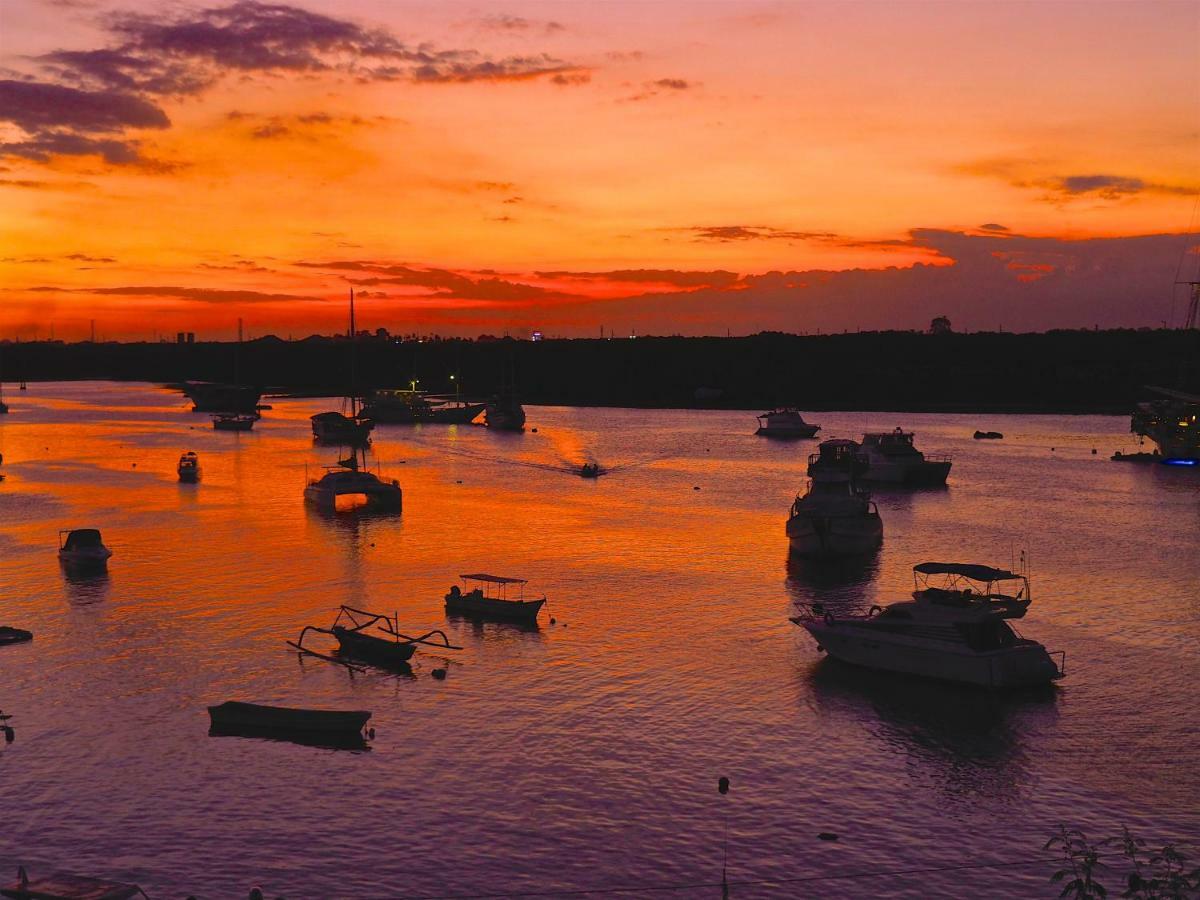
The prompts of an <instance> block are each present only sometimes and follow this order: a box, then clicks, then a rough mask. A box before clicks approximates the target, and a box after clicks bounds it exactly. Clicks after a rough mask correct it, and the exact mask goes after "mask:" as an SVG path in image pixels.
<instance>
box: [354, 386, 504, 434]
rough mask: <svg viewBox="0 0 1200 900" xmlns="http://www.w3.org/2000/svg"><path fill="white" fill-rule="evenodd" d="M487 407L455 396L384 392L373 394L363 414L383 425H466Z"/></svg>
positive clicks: (379, 391)
mask: <svg viewBox="0 0 1200 900" xmlns="http://www.w3.org/2000/svg"><path fill="white" fill-rule="evenodd" d="M486 405H487V404H485V403H479V402H475V403H472V402H469V401H466V400H462V399H460V398H458V397H457V396H454V395H441V394H427V393H424V392H423V391H416V390H410V391H403V390H391V389H387V390H377V391H374V392H372V394H371V396H370V397H369V398H368V399H367V402H366V404H364V406H363V410H362V414H363V416H364V417H365V418H368V419H373V420H374V421H376V422H380V423H382V424H385V425H420V424H428V425H469V424H471V422H473V421H475V419H477V418H478V417H479V414H480V413H481V412H483V410H484V407H485V406H486Z"/></svg>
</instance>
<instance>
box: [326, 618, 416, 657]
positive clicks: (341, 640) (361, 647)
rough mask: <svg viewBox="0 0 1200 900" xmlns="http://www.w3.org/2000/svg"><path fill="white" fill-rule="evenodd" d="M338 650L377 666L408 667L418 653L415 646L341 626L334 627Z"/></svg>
mask: <svg viewBox="0 0 1200 900" xmlns="http://www.w3.org/2000/svg"><path fill="white" fill-rule="evenodd" d="M333 636H334V637H335V638H337V642H338V649H339V650H340V651H341V652H342V653H343V654H345V655H346V656H353V657H354V658H355V659H361V660H363V661H365V662H369V663H373V664H374V665H377V666H403V665H407V664H408V661H409V660H410V659H412V655H413V653H414V652H415V651H416V645H415V644H409V643H401V642H399V641H393V640H387V639H385V638H381V637H376V636H374V635H370V634H363V633H362V632H359V631H351V630H350V629H348V628H343V627H341V626H340V625H335V626H334V627H333Z"/></svg>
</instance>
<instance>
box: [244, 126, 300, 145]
mask: <svg viewBox="0 0 1200 900" xmlns="http://www.w3.org/2000/svg"><path fill="white" fill-rule="evenodd" d="M291 133H292V131H291V129H290V128H288V127H287V126H286V125H281V124H280V123H278V122H268V123H267V124H265V125H259V126H258V127H257V128H255V129H254V130H253V131H251V132H250V136H251V137H252V138H254V139H255V140H258V141H264V140H270V139H272V138H279V137H287V136H288V135H290V134H291Z"/></svg>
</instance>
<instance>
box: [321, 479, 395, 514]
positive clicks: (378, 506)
mask: <svg viewBox="0 0 1200 900" xmlns="http://www.w3.org/2000/svg"><path fill="white" fill-rule="evenodd" d="M339 497H341V498H354V500H355V501H361V502H353V503H349V504H346V503H343V504H339V503H338V498H339ZM304 500H305V502H307V503H311V504H312V505H313V506H315V507H316V508H317V509H319V510H321V511H322V512H346V511H349V510H351V509H364V510H367V511H368V512H400V511H401V509H402V508H403V494H402V493H401V490H400V488H392V487H389V486H386V485H385V486H383V489H379V488H376V489H374V490H370V491H365V490H364V491H345V492H339V491H331V490H329V489H328V488H323V487H320V486H318V485H311V484H310V485H309V486H308V487H306V488H305V489H304Z"/></svg>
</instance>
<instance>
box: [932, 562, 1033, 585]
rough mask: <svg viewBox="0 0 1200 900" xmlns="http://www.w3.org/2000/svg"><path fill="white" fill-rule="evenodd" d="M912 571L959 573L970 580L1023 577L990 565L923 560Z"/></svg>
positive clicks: (933, 573) (943, 573) (1006, 579)
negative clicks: (923, 561)
mask: <svg viewBox="0 0 1200 900" xmlns="http://www.w3.org/2000/svg"><path fill="white" fill-rule="evenodd" d="M913 571H914V572H920V573H921V574H922V575H961V576H963V577H964V578H970V579H971V580H972V581H1013V580H1019V579H1020V578H1022V577H1024V576H1021V575H1017V574H1014V573H1013V572H1009V571H1006V570H1005V569H993V568H992V567H991V566H979V565H975V564H974V563H940V562H925V563H918V564H917V565H915V566H913Z"/></svg>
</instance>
